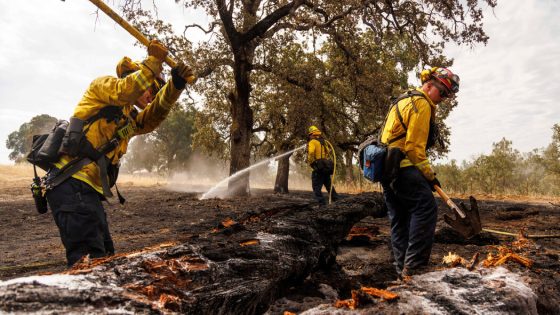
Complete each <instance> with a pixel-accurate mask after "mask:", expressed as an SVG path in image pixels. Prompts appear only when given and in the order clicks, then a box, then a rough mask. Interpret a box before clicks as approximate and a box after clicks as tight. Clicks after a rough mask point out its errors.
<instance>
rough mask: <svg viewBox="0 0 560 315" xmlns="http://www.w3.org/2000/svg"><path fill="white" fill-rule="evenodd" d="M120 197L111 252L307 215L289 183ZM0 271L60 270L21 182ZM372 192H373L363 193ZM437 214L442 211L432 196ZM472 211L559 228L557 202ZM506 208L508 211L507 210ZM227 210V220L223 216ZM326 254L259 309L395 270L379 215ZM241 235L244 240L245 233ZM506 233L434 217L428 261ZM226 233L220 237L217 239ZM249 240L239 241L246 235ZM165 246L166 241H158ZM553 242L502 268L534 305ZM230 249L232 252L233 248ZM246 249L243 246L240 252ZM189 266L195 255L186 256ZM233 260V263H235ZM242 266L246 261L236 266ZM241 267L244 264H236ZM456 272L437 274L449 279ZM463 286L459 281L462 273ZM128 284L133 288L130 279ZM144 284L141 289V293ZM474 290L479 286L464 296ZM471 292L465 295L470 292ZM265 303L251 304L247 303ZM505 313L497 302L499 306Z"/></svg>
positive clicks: (340, 289) (555, 276)
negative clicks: (208, 194)
mask: <svg viewBox="0 0 560 315" xmlns="http://www.w3.org/2000/svg"><path fill="white" fill-rule="evenodd" d="M122 191H123V193H124V194H125V196H126V197H127V198H128V202H127V204H126V206H124V207H123V206H119V205H111V206H108V207H107V213H108V217H109V221H110V226H111V230H112V233H113V238H114V241H115V245H116V248H117V251H119V252H132V251H137V250H141V249H143V248H145V247H148V246H157V245H158V244H162V243H169V242H173V243H174V244H181V243H189V244H196V243H197V240H198V239H199V238H200V237H201V235H207V234H208V233H219V234H220V235H221V236H222V239H223V240H227V239H228V238H229V237H230V236H231V235H234V236H235V239H236V240H237V239H241V238H243V233H245V232H244V228H243V226H244V224H249V223H250V222H254V221H255V220H256V219H257V218H259V217H261V218H263V217H267V216H274V215H276V214H278V213H284V214H286V212H291V213H292V214H294V216H295V217H297V215H298V211H300V212H302V213H305V216H312V215H313V210H312V208H311V210H310V209H309V206H310V203H311V202H312V200H311V198H310V197H311V193H310V192H295V193H292V194H289V195H274V194H271V193H269V192H267V191H258V192H257V194H256V195H255V196H253V197H251V198H248V199H237V198H233V199H226V200H218V199H210V200H198V198H197V197H198V196H197V194H194V193H182V192H173V191H169V190H166V189H164V188H163V187H157V186H156V187H134V186H130V185H129V186H125V187H123V189H122ZM0 196H1V199H0V219H1V221H0V222H1V226H0V235H2V242H1V243H0V253H1V258H0V276H1V279H2V280H7V279H11V278H15V277H20V276H25V275H30V274H37V273H45V272H58V271H63V270H64V269H65V267H64V254H63V247H62V245H61V244H60V240H59V237H58V231H57V229H56V226H55V225H54V222H53V220H52V217H51V216H50V213H49V214H46V215H39V214H37V213H36V212H35V210H34V206H33V203H32V199H31V198H30V197H29V193H28V191H27V189H26V188H18V187H12V188H6V189H3V191H2V192H1V193H0ZM371 196H372V197H371V198H372V199H375V198H379V196H375V195H371ZM440 209H441V211H440V213H443V212H444V211H445V210H444V209H445V208H444V206H443V205H440ZM480 209H481V216H482V221H483V225H484V227H490V228H494V229H498V230H507V231H511V232H518V231H520V230H521V229H526V231H527V232H528V233H530V234H559V233H560V217H559V212H560V208H558V207H555V206H552V205H547V204H544V203H540V204H539V203H533V204H528V203H523V202H515V203H512V202H497V201H481V202H480ZM507 214H514V215H507ZM228 219H232V221H234V222H235V223H233V224H231V225H230V224H229V223H228V222H231V221H228ZM350 234H354V235H349V236H348V237H346V238H345V239H343V240H342V242H341V243H340V246H338V247H335V248H337V250H336V255H334V254H335V253H333V255H332V256H331V258H334V259H330V260H329V259H328V258H329V255H323V256H324V257H325V258H326V259H325V261H324V263H320V264H317V268H315V269H313V270H306V271H305V272H303V273H301V274H300V276H301V277H298V278H293V279H289V280H290V281H289V282H288V283H283V284H282V286H283V288H282V290H277V291H274V294H275V296H274V297H271V298H270V299H269V300H270V302H271V303H270V307H269V308H268V311H267V312H268V313H270V314H281V313H283V312H284V311H292V312H294V313H299V312H303V311H305V310H308V309H310V308H313V307H316V306H318V305H320V304H324V303H332V301H333V300H335V299H346V298H350V296H351V290H352V289H356V288H358V287H359V286H368V287H377V288H385V287H387V286H388V285H390V284H391V282H392V281H394V280H395V279H396V274H395V272H394V270H393V267H392V265H391V254H390V247H389V237H388V235H389V228H388V222H387V218H386V217H384V218H372V217H366V218H365V219H363V220H361V221H360V222H359V223H358V224H356V225H355V228H354V229H353V230H352V231H351V233H350ZM251 239H252V238H251V237H250V235H248V236H247V239H246V241H251ZM512 240H513V238H511V237H506V236H496V235H493V234H489V233H482V234H481V235H479V236H477V237H475V238H473V239H471V240H468V241H466V240H464V239H462V238H461V237H460V236H458V235H456V234H455V233H454V232H453V231H452V230H450V229H449V228H448V227H447V226H446V225H445V223H444V222H443V220H441V219H440V221H439V222H438V227H437V232H436V244H435V247H434V251H433V255H432V267H431V270H436V269H441V268H443V267H444V266H443V265H442V263H441V261H442V258H443V256H445V255H446V254H447V253H448V252H454V253H457V254H459V255H461V256H463V257H465V258H467V259H470V257H472V256H473V255H474V254H475V253H476V252H480V254H481V256H485V255H486V254H487V253H488V252H489V251H491V250H492V246H496V245H507V244H509V243H510V242H511V241H512ZM226 243H227V241H224V244H226ZM248 244H249V243H248ZM164 246H169V245H164ZM219 248H220V246H217V247H216V248H214V249H212V250H209V251H207V252H206V255H208V256H212V258H213V259H214V260H216V261H220V259H221V260H223V258H224V257H227V256H228V255H233V254H234V253H228V252H227V251H226V250H224V251H220V250H219ZM559 250H560V241H559V239H557V238H548V239H538V240H536V241H535V244H534V246H533V247H531V248H530V249H528V250H527V255H529V256H530V258H531V259H533V260H534V261H535V263H534V265H533V266H532V267H531V268H526V267H523V266H520V265H518V264H516V263H508V264H506V267H507V268H508V269H510V270H512V271H514V272H515V273H517V274H519V275H521V276H523V277H524V279H525V281H526V282H527V283H528V285H529V286H530V287H531V289H532V290H533V292H534V293H535V294H536V295H537V297H538V300H537V301H538V303H537V309H538V311H539V313H541V314H547V313H551V314H552V313H559V312H560V307H559V305H558V304H559V302H558V301H559V300H560V293H559V292H558V287H560V274H559V272H558V271H559V270H560V263H559ZM236 255H239V253H236ZM245 255H251V252H250V251H248V252H245ZM220 257H222V258H220ZM190 264H191V265H193V264H194V265H196V261H190ZM241 267H242V266H241V265H240V268H241ZM158 268H161V266H160V265H158V264H155V263H154V264H152V265H149V266H148V265H144V266H143V270H151V271H152V272H157V270H158ZM243 268H247V267H246V266H243ZM239 272H240V273H243V272H245V273H246V274H247V276H250V275H251V274H252V272H254V270H250V269H239ZM455 280H456V278H453V277H447V278H445V281H450V282H453V281H455ZM465 285H468V283H467V282H465ZM131 290H133V291H134V288H131ZM144 293H145V292H144ZM469 298H471V299H480V298H481V296H480V295H473V296H470V297H469ZM473 301H474V300H473ZM263 311H265V309H264V308H263V307H262V305H261V306H260V308H259V309H255V311H254V312H256V313H260V312H263ZM504 312H505V313H507V310H506V311H504Z"/></svg>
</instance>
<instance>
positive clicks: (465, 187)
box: [435, 125, 560, 196]
mask: <svg viewBox="0 0 560 315" xmlns="http://www.w3.org/2000/svg"><path fill="white" fill-rule="evenodd" d="M553 131H554V133H553V136H552V142H551V143H550V144H549V145H548V146H547V147H546V148H544V149H534V150H533V151H531V152H528V153H524V154H522V153H520V152H519V151H517V150H514V149H513V147H512V142H511V141H509V140H507V139H505V138H503V139H502V140H500V141H499V142H497V143H494V144H493V148H492V152H491V153H490V154H488V155H480V156H478V157H476V158H475V159H474V160H473V161H470V162H463V164H462V165H461V166H458V165H457V163H456V161H455V160H452V161H451V162H450V163H447V164H438V165H435V169H436V172H437V176H438V178H439V179H440V181H441V183H442V185H443V186H444V189H447V190H449V191H452V192H456V193H471V194H472V193H486V194H517V195H554V196H558V195H560V150H559V148H560V146H559V145H560V141H559V140H560V128H559V126H558V125H554V127H553Z"/></svg>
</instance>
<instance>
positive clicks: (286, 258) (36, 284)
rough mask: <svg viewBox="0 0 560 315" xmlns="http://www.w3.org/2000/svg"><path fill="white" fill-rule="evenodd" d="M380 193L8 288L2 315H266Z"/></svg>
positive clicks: (260, 214)
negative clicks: (127, 314) (29, 314)
mask: <svg viewBox="0 0 560 315" xmlns="http://www.w3.org/2000/svg"><path fill="white" fill-rule="evenodd" d="M384 212H385V210H384V203H383V199H382V196H381V194H378V193H368V194H361V195H358V196H354V197H352V198H347V199H343V200H341V201H339V202H336V203H334V204H332V205H330V206H328V207H324V208H316V207H314V206H313V204H311V203H310V202H309V201H308V200H289V199H288V200H286V201H285V202H281V203H278V204H271V205H267V206H266V207H264V208H260V209H259V210H257V211H255V210H251V211H247V212H246V213H245V214H243V215H242V216H241V217H238V218H233V219H232V220H231V221H230V222H227V223H223V224H220V225H218V226H217V227H216V228H215V229H214V230H213V231H208V233H205V234H200V235H197V236H195V237H192V238H190V240H189V241H187V242H184V243H181V244H176V245H169V246H160V247H155V248H152V249H146V250H144V251H141V252H137V253H129V254H120V255H116V256H113V257H110V258H107V259H100V260H92V261H89V262H88V261H84V262H82V263H81V264H79V266H77V267H75V268H74V269H72V270H70V271H68V272H65V273H64V274H56V275H49V276H38V277H32V278H22V279H21V280H20V279H14V280H10V281H6V282H4V283H2V284H1V285H0V310H1V311H4V312H54V313H56V312H60V313H68V312H70V313H85V312H91V311H101V312H105V313H113V312H131V313H172V312H179V313H184V314H259V313H263V312H265V311H266V310H267V309H268V307H269V304H270V303H271V302H272V301H274V300H275V299H276V298H278V297H279V296H281V295H282V293H283V291H284V290H285V289H287V288H289V287H290V286H293V285H294V284H295V283H297V282H298V281H302V280H303V279H305V277H307V275H309V274H310V273H311V272H312V271H313V270H315V269H317V268H318V267H320V266H322V265H325V264H329V263H332V262H334V258H335V253H336V247H337V245H338V244H339V242H340V241H342V240H343V239H344V238H345V236H346V235H347V234H348V232H349V231H350V229H351V228H352V226H353V225H354V224H355V223H357V222H359V221H360V220H362V219H363V218H365V217H367V216H375V217H379V216H383V215H384Z"/></svg>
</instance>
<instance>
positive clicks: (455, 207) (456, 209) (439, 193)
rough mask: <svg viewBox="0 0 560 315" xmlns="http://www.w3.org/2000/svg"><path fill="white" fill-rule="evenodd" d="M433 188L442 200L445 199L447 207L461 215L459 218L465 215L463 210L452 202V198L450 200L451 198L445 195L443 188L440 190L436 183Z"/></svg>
mask: <svg viewBox="0 0 560 315" xmlns="http://www.w3.org/2000/svg"><path fill="white" fill-rule="evenodd" d="M434 189H435V190H436V192H437V193H438V195H439V196H440V197H441V198H442V199H443V201H445V203H446V204H447V205H448V206H449V208H451V209H453V210H455V212H457V214H458V215H459V216H460V217H461V219H464V218H466V217H467V216H466V215H465V213H464V212H463V210H461V209H459V207H457V205H456V204H455V203H454V202H453V200H451V198H449V196H447V194H446V193H445V192H444V191H443V190H441V188H440V187H439V186H438V185H434Z"/></svg>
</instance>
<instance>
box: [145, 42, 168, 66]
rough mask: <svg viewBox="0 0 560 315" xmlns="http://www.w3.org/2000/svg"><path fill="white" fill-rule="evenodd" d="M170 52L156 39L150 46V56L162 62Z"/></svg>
mask: <svg viewBox="0 0 560 315" xmlns="http://www.w3.org/2000/svg"><path fill="white" fill-rule="evenodd" d="M168 52H169V51H168V50H167V48H166V47H165V46H163V44H162V43H160V42H159V41H157V40H155V39H154V40H152V41H151V42H150V44H148V55H150V56H153V57H156V59H157V60H159V61H161V62H163V61H164V60H165V57H167V53H168Z"/></svg>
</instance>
